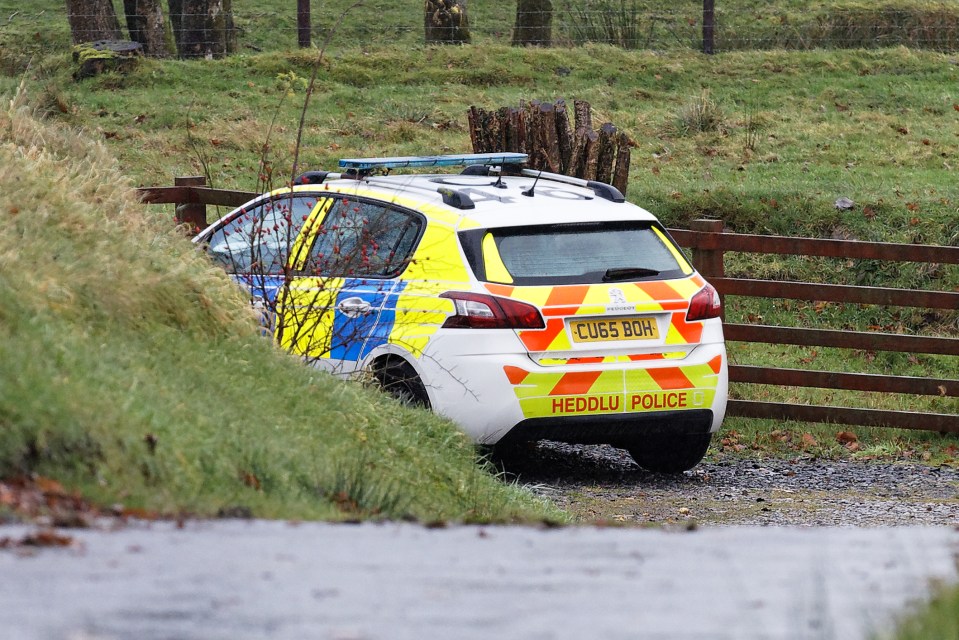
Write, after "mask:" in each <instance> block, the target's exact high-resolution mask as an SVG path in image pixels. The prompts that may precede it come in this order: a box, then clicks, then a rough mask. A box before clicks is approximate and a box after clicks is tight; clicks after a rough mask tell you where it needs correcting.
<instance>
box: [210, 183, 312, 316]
mask: <svg viewBox="0 0 959 640" xmlns="http://www.w3.org/2000/svg"><path fill="white" fill-rule="evenodd" d="M324 201H325V202H326V203H327V204H329V198H321V197H319V194H317V193H315V192H299V193H289V192H287V193H279V194H270V195H268V196H266V197H263V198H260V199H258V200H254V201H253V202H251V203H249V204H247V205H244V206H243V207H240V208H239V209H237V210H236V211H234V212H232V213H231V214H230V215H229V216H227V217H225V218H224V219H223V220H221V221H220V222H218V223H216V225H214V230H213V231H212V232H211V233H208V234H206V236H205V237H203V238H201V239H200V241H201V242H203V243H204V244H205V245H206V251H207V255H209V256H210V258H211V259H212V260H213V261H214V262H216V263H217V264H219V265H221V266H222V267H223V268H224V269H225V270H226V271H227V273H229V274H230V275H232V276H233V278H234V279H235V280H236V281H237V282H238V283H240V284H241V285H243V286H244V287H245V288H246V289H247V290H248V291H249V292H250V297H251V301H252V303H253V305H254V307H256V308H257V309H259V310H260V311H261V313H262V314H263V323H264V326H266V327H272V326H273V323H274V319H275V306H276V304H275V303H276V296H277V291H278V290H279V289H280V287H281V286H282V285H283V281H284V277H285V276H284V267H285V266H286V264H287V261H288V260H289V256H290V252H291V251H292V249H293V247H294V246H296V243H297V237H298V235H299V233H300V230H301V228H302V227H303V224H304V223H305V221H306V220H308V219H309V217H310V214H311V213H312V212H313V211H314V210H315V209H317V207H318V205H320V204H323V203H324Z"/></svg>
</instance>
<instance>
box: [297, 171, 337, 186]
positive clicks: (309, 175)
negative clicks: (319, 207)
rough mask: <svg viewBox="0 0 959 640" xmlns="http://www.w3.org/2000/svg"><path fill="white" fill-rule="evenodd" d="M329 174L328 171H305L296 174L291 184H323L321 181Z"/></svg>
mask: <svg viewBox="0 0 959 640" xmlns="http://www.w3.org/2000/svg"><path fill="white" fill-rule="evenodd" d="M330 175H333V176H335V175H337V174H335V173H334V174H331V173H330V172H329V171H306V172H304V173H301V174H300V175H298V176H297V177H296V178H295V179H294V180H293V184H294V185H298V184H323V181H324V180H326V179H327V177H329V176H330Z"/></svg>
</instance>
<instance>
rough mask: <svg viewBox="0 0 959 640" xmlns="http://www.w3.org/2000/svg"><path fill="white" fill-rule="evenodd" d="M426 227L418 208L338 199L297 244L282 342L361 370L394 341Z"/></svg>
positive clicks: (333, 366) (334, 365)
mask: <svg viewBox="0 0 959 640" xmlns="http://www.w3.org/2000/svg"><path fill="white" fill-rule="evenodd" d="M425 226H426V221H425V218H424V217H423V216H422V215H421V214H419V213H416V212H414V211H410V210H408V209H403V208H400V207H397V206H394V205H392V204H389V203H385V202H380V201H376V200H372V199H366V198H357V197H354V196H351V197H342V196H337V197H336V199H335V200H334V201H333V202H332V204H331V205H330V206H329V208H328V209H323V213H322V215H321V216H317V217H316V218H315V222H313V223H311V224H309V225H308V226H307V227H306V228H305V229H304V232H303V246H302V248H300V249H294V251H295V255H294V259H293V262H292V263H291V264H292V268H293V270H294V271H295V273H296V274H297V275H296V277H294V278H293V280H292V282H291V284H290V288H289V294H288V295H287V296H286V298H287V299H286V300H284V301H282V305H281V306H282V309H283V311H282V316H281V320H280V322H281V326H278V328H277V339H278V341H279V342H280V344H281V345H283V346H285V347H287V348H288V349H290V350H291V351H293V352H294V353H297V354H299V355H303V356H305V357H307V359H309V360H311V361H312V362H314V363H316V364H319V365H321V366H323V367H324V368H328V369H330V370H333V371H335V372H338V373H350V372H352V371H355V370H356V369H357V368H358V367H359V366H360V365H361V363H362V361H363V359H364V358H365V357H366V356H367V355H368V354H369V353H370V352H371V351H372V350H373V349H375V348H376V347H378V346H380V345H382V344H385V343H386V342H387V341H388V340H389V336H390V332H391V331H392V328H393V323H394V322H395V307H396V304H395V300H396V297H397V296H398V295H399V292H400V291H402V289H403V287H404V283H403V281H402V279H401V275H402V273H403V271H404V270H405V269H406V266H407V264H408V263H409V260H410V256H412V254H413V252H414V250H415V248H416V245H417V243H418V242H419V239H420V237H421V236H422V232H423V229H424V228H425Z"/></svg>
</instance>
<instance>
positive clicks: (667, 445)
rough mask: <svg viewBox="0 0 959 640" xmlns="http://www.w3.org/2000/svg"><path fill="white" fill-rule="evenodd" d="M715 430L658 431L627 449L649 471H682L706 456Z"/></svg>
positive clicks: (690, 467)
mask: <svg viewBox="0 0 959 640" xmlns="http://www.w3.org/2000/svg"><path fill="white" fill-rule="evenodd" d="M712 435H713V434H711V433H698V434H693V435H687V434H671V433H669V434H655V435H649V436H646V437H645V438H643V439H642V440H639V441H637V442H636V443H634V444H633V445H631V446H629V447H627V448H626V450H627V451H629V455H631V456H632V457H633V460H635V461H636V464H638V465H639V466H641V467H642V468H644V469H646V470H647V471H656V472H658V473H681V472H683V471H689V470H690V469H692V468H693V467H695V466H696V465H697V464H699V463H700V461H701V460H702V459H703V456H705V455H706V449H708V448H709V441H710V440H711V439H712Z"/></svg>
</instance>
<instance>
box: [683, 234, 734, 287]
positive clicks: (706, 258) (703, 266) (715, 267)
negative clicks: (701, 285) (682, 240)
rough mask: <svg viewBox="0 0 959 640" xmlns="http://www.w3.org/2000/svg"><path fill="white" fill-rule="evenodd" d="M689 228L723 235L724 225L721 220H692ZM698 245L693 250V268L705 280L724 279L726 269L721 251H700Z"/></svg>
mask: <svg viewBox="0 0 959 640" xmlns="http://www.w3.org/2000/svg"><path fill="white" fill-rule="evenodd" d="M690 228H691V229H692V230H693V231H699V232H701V233H723V232H724V230H725V228H726V224H725V223H724V222H723V221H722V220H706V219H700V220H693V222H692V224H691V225H690ZM699 246H700V243H697V244H696V247H694V248H693V266H694V267H696V271H698V272H699V273H700V274H701V275H702V276H703V277H704V278H706V279H707V280H708V279H709V278H724V277H725V276H726V268H725V266H724V265H723V253H724V252H723V250H722V249H701V248H699Z"/></svg>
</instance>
